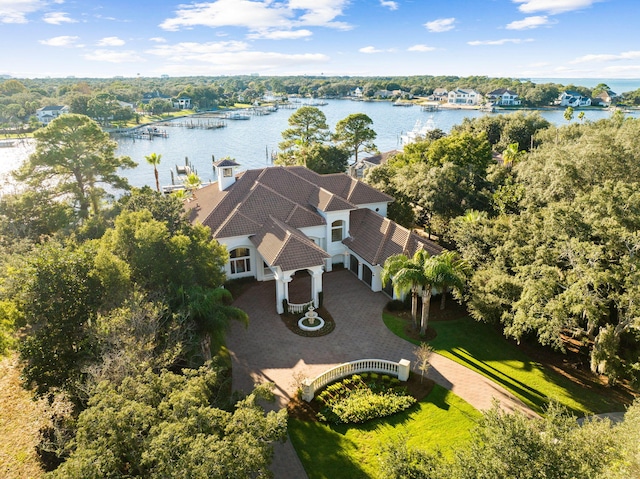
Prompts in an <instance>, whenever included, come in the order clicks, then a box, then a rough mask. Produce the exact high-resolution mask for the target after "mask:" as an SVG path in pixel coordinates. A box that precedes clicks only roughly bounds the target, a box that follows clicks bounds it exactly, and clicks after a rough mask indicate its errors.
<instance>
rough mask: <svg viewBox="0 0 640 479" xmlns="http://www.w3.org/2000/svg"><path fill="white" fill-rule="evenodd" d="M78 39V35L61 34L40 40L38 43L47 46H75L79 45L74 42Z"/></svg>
mask: <svg viewBox="0 0 640 479" xmlns="http://www.w3.org/2000/svg"><path fill="white" fill-rule="evenodd" d="M79 39H80V37H74V36H70V35H62V36H59V37H53V38H49V39H48V40H40V43H41V44H43V45H47V46H49V47H76V46H79V45H77V44H76V42H77V41H78V40H79Z"/></svg>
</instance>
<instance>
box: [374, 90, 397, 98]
mask: <svg viewBox="0 0 640 479" xmlns="http://www.w3.org/2000/svg"><path fill="white" fill-rule="evenodd" d="M373 96H374V98H391V97H393V96H394V93H393V92H392V91H390V90H378V91H376V92H375V93H374V94H373Z"/></svg>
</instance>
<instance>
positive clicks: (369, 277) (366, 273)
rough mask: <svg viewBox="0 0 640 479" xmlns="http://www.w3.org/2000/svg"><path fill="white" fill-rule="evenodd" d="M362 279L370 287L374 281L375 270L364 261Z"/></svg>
mask: <svg viewBox="0 0 640 479" xmlns="http://www.w3.org/2000/svg"><path fill="white" fill-rule="evenodd" d="M362 281H364V282H365V283H366V284H367V285H368V286H369V287H371V284H372V283H373V271H371V268H369V266H367V265H366V264H364V263H362Z"/></svg>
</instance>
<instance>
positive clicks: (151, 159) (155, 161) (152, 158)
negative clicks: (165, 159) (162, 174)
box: [144, 153, 162, 193]
mask: <svg viewBox="0 0 640 479" xmlns="http://www.w3.org/2000/svg"><path fill="white" fill-rule="evenodd" d="M160 158H162V155H158V154H157V153H151V154H150V155H147V156H145V157H144V159H145V160H147V163H149V164H150V165H153V173H154V175H155V176H156V189H157V190H158V193H159V192H160V180H159V179H158V165H159V164H160Z"/></svg>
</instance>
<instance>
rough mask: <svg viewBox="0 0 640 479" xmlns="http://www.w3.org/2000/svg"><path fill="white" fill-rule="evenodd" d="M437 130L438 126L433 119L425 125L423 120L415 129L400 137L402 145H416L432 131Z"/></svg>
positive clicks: (418, 121)
mask: <svg viewBox="0 0 640 479" xmlns="http://www.w3.org/2000/svg"><path fill="white" fill-rule="evenodd" d="M435 129H436V124H435V122H434V121H433V118H429V119H428V120H427V121H426V122H425V123H424V124H423V123H422V121H421V120H417V121H416V124H415V125H414V126H413V129H412V130H410V131H408V132H406V133H404V134H402V135H400V143H401V144H402V146H405V145H409V144H411V143H416V142H418V141H420V140H422V139H424V138H425V137H426V136H427V134H428V133H429V132H430V131H433V130H435Z"/></svg>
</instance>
